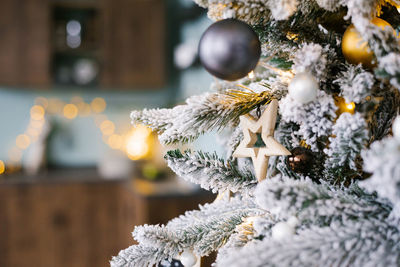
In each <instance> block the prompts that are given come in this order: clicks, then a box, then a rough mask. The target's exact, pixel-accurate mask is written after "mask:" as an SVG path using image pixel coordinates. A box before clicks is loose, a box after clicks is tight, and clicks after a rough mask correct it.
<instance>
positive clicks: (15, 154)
mask: <svg viewBox="0 0 400 267" xmlns="http://www.w3.org/2000/svg"><path fill="white" fill-rule="evenodd" d="M8 158H9V159H10V160H11V161H13V162H18V161H20V160H21V158H22V150H21V149H19V148H18V147H13V148H11V149H10V150H9V151H8Z"/></svg>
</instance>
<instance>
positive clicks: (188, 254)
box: [180, 249, 197, 267]
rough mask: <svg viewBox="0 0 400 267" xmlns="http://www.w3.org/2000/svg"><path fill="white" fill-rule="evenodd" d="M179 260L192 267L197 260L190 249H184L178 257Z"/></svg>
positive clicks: (186, 266) (187, 266)
mask: <svg viewBox="0 0 400 267" xmlns="http://www.w3.org/2000/svg"><path fill="white" fill-rule="evenodd" d="M180 261H181V263H182V264H183V266H185V267H192V266H194V265H195V264H196V262H197V257H196V255H194V253H193V251H192V250H190V249H185V250H184V251H183V252H182V254H181V257H180Z"/></svg>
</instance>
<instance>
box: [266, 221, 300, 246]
mask: <svg viewBox="0 0 400 267" xmlns="http://www.w3.org/2000/svg"><path fill="white" fill-rule="evenodd" d="M271 231H272V238H273V239H275V240H276V241H282V240H285V239H288V238H290V237H292V236H293V235H294V232H295V231H294V227H293V226H292V225H290V224H289V223H287V222H278V223H277V224H275V225H274V226H273V227H272V229H271Z"/></svg>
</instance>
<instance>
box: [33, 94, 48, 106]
mask: <svg viewBox="0 0 400 267" xmlns="http://www.w3.org/2000/svg"><path fill="white" fill-rule="evenodd" d="M35 104H36V105H39V106H42V107H43V108H45V109H46V108H47V107H48V106H49V101H48V100H47V98H45V97H42V96H39V97H37V98H36V99H35Z"/></svg>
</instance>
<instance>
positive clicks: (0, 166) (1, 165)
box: [0, 160, 6, 174]
mask: <svg viewBox="0 0 400 267" xmlns="http://www.w3.org/2000/svg"><path fill="white" fill-rule="evenodd" d="M5 170H6V166H5V164H4V162H3V161H2V160H0V174H3V173H4V172H5Z"/></svg>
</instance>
